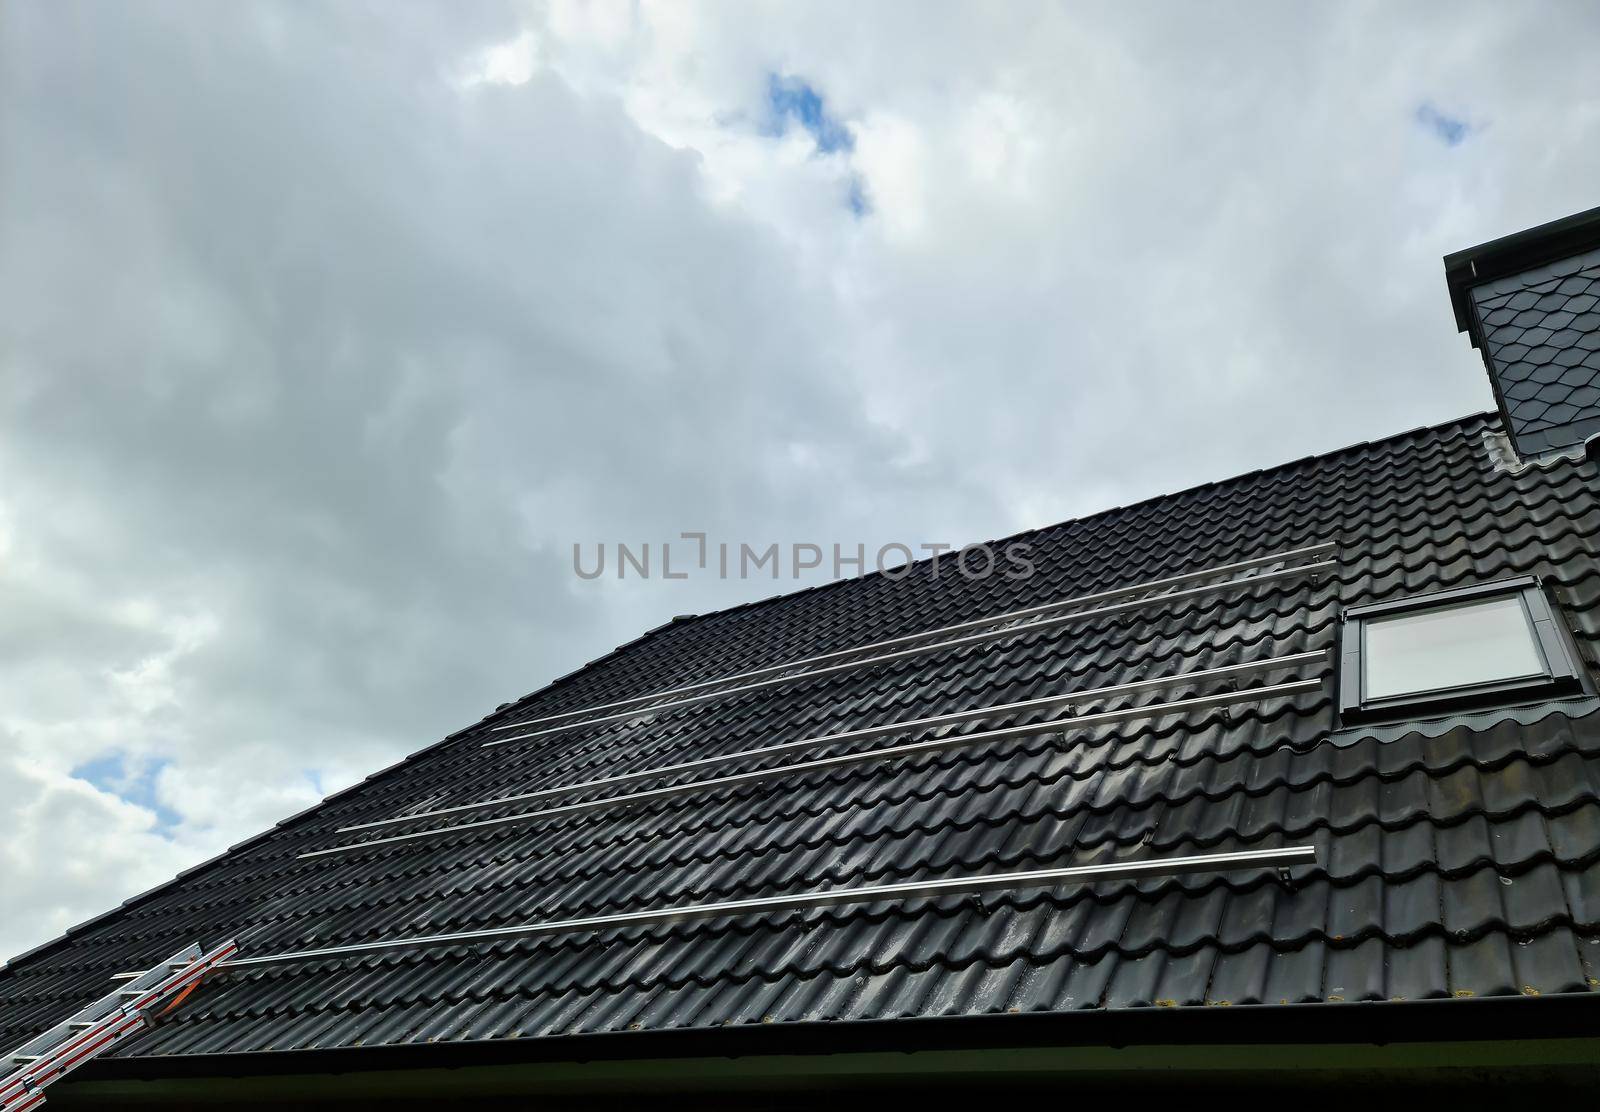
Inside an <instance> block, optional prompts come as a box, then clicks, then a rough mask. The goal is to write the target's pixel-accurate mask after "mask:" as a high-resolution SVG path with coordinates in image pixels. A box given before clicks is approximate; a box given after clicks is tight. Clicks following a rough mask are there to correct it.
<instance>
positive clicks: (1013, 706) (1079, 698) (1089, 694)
mask: <svg viewBox="0 0 1600 1112" xmlns="http://www.w3.org/2000/svg"><path fill="white" fill-rule="evenodd" d="M1327 657H1328V653H1327V651H1326V650H1322V649H1318V650H1313V651H1311V652H1303V653H1291V654H1290V655H1288V656H1279V657H1266V658H1264V659H1261V660H1250V661H1245V662H1244V663H1241V664H1227V665H1223V666H1222V667H1218V668H1205V669H1200V670H1197V671H1193V672H1177V673H1174V674H1173V675H1170V676H1157V677H1155V678H1153V679H1147V680H1136V681H1134V682H1132V683H1120V684H1114V685H1111V686H1108V687H1094V688H1086V689H1084V690H1080V691H1066V692H1062V693H1061V694H1059V695H1046V696H1043V697H1041V698H1038V699H1028V700H1026V701H1024V702H1020V703H998V704H994V705H991V706H983V707H973V708H971V709H968V710H959V711H954V712H951V713H949V714H939V715H934V716H932V717H930V718H916V719H910V720H907V721H900V722H886V723H884V724H883V725H881V726H864V727H861V728H860V729H855V730H845V731H842V732H840V733H835V734H822V735H819V736H817V737H808V738H802V739H801V740H799V741H785V742H780V743H779V744H777V745H764V746H762V747H760V748H758V749H744V750H740V751H738V752H735V753H724V754H721V755H720V756H714V757H701V758H699V759H698V760H693V761H683V762H680V763H678V764H670V765H658V766H655V767H652V768H642V769H638V770H636V771H634V772H623V773H619V774H617V775H615V776H603V777H600V778H599V779H595V780H585V781H582V782H580V783H576V784H561V785H557V786H556V787H553V788H541V789H540V790H538V791H532V792H524V793H522V794H520V795H508V796H501V797H500V798H499V799H483V800H477V801H475V802H472V803H460V804H457V805H455V806H453V807H440V808H437V809H435V810H432V811H418V812H416V813H415V814H410V815H394V816H392V817H390V818H386V819H374V820H373V821H371V822H358V823H352V824H351V825H349V826H341V827H339V829H338V833H340V834H351V833H355V832H357V831H361V830H381V829H383V828H385V827H390V826H405V825H409V824H411V823H414V822H426V821H428V820H429V819H437V818H444V817H446V816H448V815H461V814H467V813H470V812H472V811H483V810H487V809H489V808H491V807H502V806H506V805H508V804H512V803H536V802H541V801H543V800H547V799H556V798H559V797H561V796H566V795H575V794H577V793H579V792H587V791H594V790H597V789H600V788H616V787H621V786H622V785H624V784H634V783H638V782H639V781H641V780H657V779H660V778H662V777H666V776H677V775H680V774H683V773H687V772H698V771H701V770H704V769H707V768H713V767H716V766H718V765H725V764H732V763H733V762H735V761H742V760H751V759H754V758H757V757H770V756H773V755H774V754H777V753H790V752H794V751H795V750H798V749H809V748H812V747H813V746H819V745H839V744H843V743H846V742H853V741H866V740H868V739H870V738H877V737H887V736H888V735H890V734H899V733H907V732H911V731H915V730H931V729H937V728H939V727H943V726H954V725H957V724H959V723H962V722H970V721H972V720H973V719H976V718H990V717H994V716H996V715H1018V714H1027V713H1029V712H1031V711H1037V710H1046V709H1051V708H1055V707H1061V706H1066V707H1071V706H1073V705H1074V704H1077V703H1088V702H1095V701H1098V700H1101V699H1111V698H1118V697H1121V696H1124V695H1138V694H1141V693H1143V692H1145V691H1157V690H1160V689H1162V688H1169V687H1178V686H1180V685H1182V684H1190V683H1194V684H1201V683H1208V682H1212V681H1218V680H1233V679H1239V678H1240V677H1243V676H1248V675H1253V674H1255V673H1257V672H1268V671H1274V670H1276V669H1280V668H1298V667H1300V666H1301V665H1305V664H1311V663H1314V662H1317V661H1322V660H1326V659H1327Z"/></svg>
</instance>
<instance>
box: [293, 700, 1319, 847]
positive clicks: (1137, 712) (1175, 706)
mask: <svg viewBox="0 0 1600 1112" xmlns="http://www.w3.org/2000/svg"><path fill="white" fill-rule="evenodd" d="M1321 687H1322V681H1321V680H1295V681H1293V682H1290V683H1281V684H1276V685H1273V686H1270V687H1250V688H1244V689H1243V690H1239V691H1223V692H1219V693H1217V694H1214V695H1201V696H1197V697H1195V698H1193V699H1179V700H1174V701H1172V702H1168V703H1150V704H1147V705H1145V706H1137V707H1121V708H1118V709H1116V710H1107V711H1100V712H1098V713H1096V714H1080V715H1073V716H1070V717H1066V718H1056V719H1050V720H1046V721H1043V722H1029V723H1026V724H1022V725H1016V726H1005V727H1002V728H1001V729H998V730H984V731H982V732H981V733H975V734H956V735H954V736H952V737H942V738H933V739H931V740H929V741H917V742H912V743H910V744H907V745H892V746H888V747H887V748H883V749H867V750H863V751H862V752H859V753H840V754H838V755H836V756H831V757H818V758H816V759H815V760H810V761H799V762H796V763H795V764H787V765H778V766H776V767H774V768H762V769H754V770H752V771H750V772H736V773H731V774H730V775H727V776H715V777H712V778H710V779H706V780H691V781H689V782H688V783H683V784H668V785H667V786H665V787H660V788H651V789H650V790H648V791H642V792H630V793H628V794H626V795H612V796H606V797H605V798H603V799H591V800H584V801H582V802H578V803H567V804H563V805H561V806H559V807H545V808H541V809H540V810H536V811H519V812H517V813H516V814H512V815H499V816H496V817H495V818H489V819H479V820H478V821H477V822H466V823H459V824H457V825H455V826H441V827H439V828H437V829H435V830H418V831H413V832H412V833H409V834H395V835H392V836H390V837H387V838H371V839H368V840H367V841H364V842H347V843H345V844H343V845H337V846H329V847H328V848H326V849H315V850H308V851H307V852H305V853H300V854H296V856H297V857H298V858H300V859H302V860H305V859H309V858H315V857H327V856H330V855H332V854H336V853H353V852H356V851H358V850H364V849H377V848H380V847H383V846H392V845H400V844H403V843H407V842H415V841H419V840H421V839H424V838H437V837H442V836H444V835H446V834H460V833H463V832H466V831H470V830H486V829H488V828H490V827H495V826H509V825H512V824H515V823H524V822H532V821H535V820H537V819H547V818H555V817H557V816H561V815H576V814H581V813H583V812H585V811H597V810H600V809H602V808H606V807H621V806H624V805H627V804H632V803H648V802H651V801H653V800H657V799H666V798H668V797H669V796H676V795H684V794H686V793H689V792H698V791H707V790H710V789H713V788H728V787H735V786H738V785H741V784H754V783H758V782H760V781H763V780H772V779H776V778H777V777H780V776H794V775H798V774H800V773H805V772H816V771H819V770H821V769H826V768H838V767H841V766H843V765H852V764H864V763H867V762H869V761H886V760H892V759H895V758H898V757H908V756H912V755H915V754H919V753H933V752H937V751H939V750H943V749H955V748H958V747H961V746H966V745H978V744H981V743H983V742H989V741H999V740H1002V739H1005V738H1013V737H1024V736H1027V735H1029V734H1044V733H1054V732H1057V731H1061V730H1070V729H1085V728H1088V727H1092V726H1102V725H1105V724H1107V723H1111V722H1126V721H1129V720H1133V719H1141V718H1159V717H1160V716H1162V715H1165V714H1183V713H1185V712H1187V711H1191V710H1201V709H1205V708H1208V707H1218V706H1226V705H1229V704H1232V703H1244V702H1259V701H1261V700H1264V699H1274V698H1279V697H1283V696H1290V695H1300V694H1304V693H1306V692H1310V691H1316V690H1319V689H1320V688H1321Z"/></svg>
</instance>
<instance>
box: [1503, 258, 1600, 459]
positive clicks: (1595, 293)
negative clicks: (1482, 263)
mask: <svg viewBox="0 0 1600 1112" xmlns="http://www.w3.org/2000/svg"><path fill="white" fill-rule="evenodd" d="M1472 304H1473V311H1474V312H1475V313H1476V315H1477V317H1478V322H1479V327H1480V328H1481V330H1482V335H1483V340H1484V351H1485V354H1486V356H1487V358H1488V362H1489V375H1490V377H1491V378H1492V379H1493V380H1494V382H1495V388H1496V390H1497V391H1498V392H1499V395H1500V398H1501V401H1502V404H1503V405H1504V406H1505V411H1506V413H1507V415H1508V417H1509V420H1510V422H1511V429H1510V432H1511V435H1512V439H1513V441H1514V442H1515V444H1516V446H1517V450H1518V452H1520V453H1521V454H1522V455H1523V456H1524V457H1527V456H1536V455H1540V454H1543V453H1545V452H1550V451H1555V450H1559V449H1562V448H1567V447H1571V446H1572V445H1575V444H1581V443H1583V441H1584V440H1586V439H1587V438H1588V437H1590V436H1593V435H1595V434H1596V433H1600V249H1596V250H1593V251H1588V252H1585V253H1583V254H1579V255H1574V256H1573V257H1571V258H1567V259H1561V260H1559V261H1557V262H1554V263H1549V264H1547V265H1545V266H1540V267H1535V268H1534V269H1532V270H1527V271H1523V272H1522V273H1520V274H1513V275H1510V276H1508V277H1505V278H1501V279H1498V280H1497V281H1493V282H1486V283H1484V284H1483V285H1481V286H1477V287H1475V288H1474V289H1473V290H1472Z"/></svg>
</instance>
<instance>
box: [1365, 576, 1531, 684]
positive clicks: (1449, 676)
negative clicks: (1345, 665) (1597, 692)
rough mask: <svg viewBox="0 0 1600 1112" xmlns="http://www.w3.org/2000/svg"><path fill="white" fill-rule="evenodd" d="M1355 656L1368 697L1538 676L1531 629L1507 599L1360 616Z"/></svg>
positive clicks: (1517, 603)
mask: <svg viewBox="0 0 1600 1112" xmlns="http://www.w3.org/2000/svg"><path fill="white" fill-rule="evenodd" d="M1363 657H1364V660H1365V664H1366V691H1365V697H1366V698H1368V699H1386V698H1390V697H1392V696H1395V695H1412V694H1417V693H1420V692H1425V691H1437V690H1440V689H1444V688H1453V687H1468V686H1471V685H1473V684H1480V683H1492V682H1495V681H1497V680H1510V679H1518V678H1521V677H1524V676H1537V675H1542V674H1544V672H1545V663H1544V657H1543V656H1542V655H1540V652H1539V648H1538V645H1537V644H1536V643H1535V641H1534V632H1533V626H1532V625H1531V624H1530V623H1529V621H1528V616H1527V613H1526V611H1524V610H1523V607H1522V601H1521V600H1520V599H1519V598H1516V597H1515V596H1513V597H1510V598H1497V599H1490V600H1488V601H1485V602H1464V603H1460V604H1458V605H1455V606H1441V607H1437V608H1435V609H1432V610H1422V611H1416V612H1413V613H1410V614H1399V615H1396V616H1395V617H1393V618H1371V619H1368V621H1367V623H1366V650H1365V652H1364V654H1363Z"/></svg>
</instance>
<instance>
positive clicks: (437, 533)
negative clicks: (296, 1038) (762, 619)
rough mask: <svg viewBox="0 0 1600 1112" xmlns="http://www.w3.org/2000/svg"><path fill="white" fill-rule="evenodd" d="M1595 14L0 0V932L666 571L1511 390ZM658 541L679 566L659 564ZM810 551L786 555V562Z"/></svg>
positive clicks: (1573, 207) (1595, 116) (1307, 446)
mask: <svg viewBox="0 0 1600 1112" xmlns="http://www.w3.org/2000/svg"><path fill="white" fill-rule="evenodd" d="M1597 57H1600V9H1596V8H1595V7H1594V6H1591V5H1586V4H1581V3H1576V2H1574V3H1567V4H1555V5H1540V4H1505V3H1489V4H1481V5H1468V4H1462V3H1459V2H1455V0H1452V2H1451V3H1448V4H1439V5H1434V6H1426V5H1418V4H1412V5H1405V6H1401V5H1394V4H1286V3H1277V2H1273V3H1262V4H1256V5H1231V6H1220V7H1219V6H1217V5H1203V6H1202V5H1187V4H1177V3H1170V4H1147V5H1129V4H1118V5H1111V6H1106V7H1100V6H1093V5H1082V4H1067V5H1054V4H1043V3H1022V2H1017V3H1008V4H979V3H969V4H964V5H948V6H944V5H935V4H931V3H927V2H923V0H917V2H914V3H910V2H908V3H900V4H896V3H884V2H879V3H873V4H867V5H863V4H858V3H849V4H840V5H830V4H822V3H814V2H810V0H808V2H806V3H803V4H802V3H793V4H789V5H759V6H758V5H755V4H751V3H739V4H734V3H712V4H706V5H697V4H692V3H687V2H682V0H674V2H673V3H670V4H663V5H657V4H651V3H640V4H599V5H594V6H587V5H576V4H565V3H563V4H555V5H552V6H548V7H547V6H542V5H517V4H499V3H460V2H452V3H437V4H422V3H407V4H371V5H365V4H357V3H337V4H335V3H329V4H313V3H294V4H289V3H283V4H277V5H264V6H257V5H246V4H241V3H235V2H229V3H227V4H221V3H209V2H201V0H193V2H191V3H187V4H172V5H167V4H150V3H137V2H134V3H124V2H115V3H113V2H107V3H101V4H72V3H62V2H60V0H9V2H7V3H5V4H4V5H3V6H0V816H3V820H4V827H3V830H4V837H3V839H0V876H3V878H4V897H3V900H4V906H3V908H0V956H5V955H9V954H11V953H14V952H16V951H18V950H20V949H22V948H23V947H25V946H29V945H32V944H35V943H38V942H41V941H44V940H45V939H47V938H49V937H52V936H54V935H55V934H57V933H59V932H60V931H61V930H62V929H63V928H64V927H66V926H68V925H70V924H72V923H75V922H78V921H81V920H83V919H84V918H86V917H88V916H90V915H93V914H95V913H98V912H100V911H102V910H105V909H106V908H108V907H110V906H111V905H113V904H114V903H115V902H116V901H119V900H121V899H124V898H126V897H127V896H129V895H132V894H133V893H135V892H137V891H141V890H143V889H144V888H146V887H149V886H150V885H152V884H155V883H158V882H160V881H162V880H164V879H166V878H168V877H170V876H171V875H172V874H173V873H174V872H176V871H177V870H178V869H180V868H183V867H185V866H187V865H190V864H193V863H195V862H197V861H199V860H200V859H201V858H203V857H205V856H208V855H210V854H213V853H215V852H217V851H219V850H220V849H222V848H223V847H225V846H226V845H228V844H230V843H231V842H234V841H237V840H239V839H241V838H243V837H245V836H247V835H249V834H251V833H254V832H256V831H257V830H260V829H262V828H264V827H266V826H268V825H270V824H271V823H272V822H274V821H276V820H277V819H279V818H281V817H283V816H285V815H287V814H289V813H290V812H292V811H295V810H298V809H300V808H302V807H304V806H307V805H308V804H310V803H312V802H314V801H316V800H317V799H319V798H320V797H321V796H322V795H323V794H325V793H327V792H330V791H333V790H335V789H336V788H338V787H341V786H343V785H345V784H348V783H350V782H352V781H353V780H355V779H357V778H359V777H360V776H362V775H365V774H366V773H368V772H370V771H373V770H374V769H376V768H378V767H380V766H382V765H384V764H387V763H389V762H391V761H393V760H394V759H396V758H397V757H398V756H400V755H402V754H404V753H407V752H411V751H414V750H416V749H418V748H421V747H423V746H424V745H427V744H429V743H431V742H433V741H435V740H437V739H438V738H439V737H441V736H443V735H444V734H445V733H448V732H449V731H451V730H453V729H455V728H458V727H460V726H463V725H465V724H467V723H469V722H471V721H473V720H475V719H477V718H478V717H479V716H481V715H482V714H484V713H485V712H487V711H489V710H491V709H492V708H493V707H494V706H495V705H496V704H497V703H500V702H502V701H504V700H506V699H509V698H512V697H515V696H518V695H521V694H523V693H525V692H528V691H531V690H533V689H535V688H537V687H539V686H540V685H542V684H543V683H544V682H545V681H547V680H549V679H550V678H552V677H554V676H556V675H558V674H560V673H563V672H566V671H569V670H571V669H572V668H574V667H576V666H577V665H579V664H581V663H582V662H583V661H585V660H588V659H590V658H592V657H594V656H597V655H599V654H601V653H602V652H604V651H606V650H608V649H610V648H611V647H612V646H614V645H616V644H618V643H620V642H622V641H625V640H628V639H630V638H632V637H633V636H635V635H637V634H638V633H639V632H640V631H642V630H643V629H645V628H647V627H649V626H653V625H656V624H658V623H660V622H661V621H664V620H665V619H666V618H668V617H670V616H672V615H673V614H677V613H683V612H689V611H705V610H708V609H712V608H716V607H720V606H725V605H730V604H733V603H736V602H740V601H743V600H746V599H749V598H754V597H759V596H762V595H767V594H772V593H774V592H775V591H777V590H779V589H781V588H783V587H784V586H786V585H789V586H792V585H793V584H792V581H791V580H787V579H785V580H784V581H783V582H780V583H773V582H772V581H771V580H770V579H757V580H747V581H739V580H733V581H726V582H725V581H720V580H718V579H716V578H715V577H713V576H709V575H705V574H696V575H692V576H691V577H690V578H688V579H686V580H671V581H668V580H664V579H662V578H660V576H659V574H658V575H657V576H655V577H653V578H651V579H649V580H640V579H637V578H634V579H629V580H627V581H623V582H618V581H617V579H616V578H615V576H614V575H611V574H608V575H605V576H602V577H600V578H597V579H594V580H586V579H582V578H580V577H578V576H577V575H575V574H574V572H573V568H572V546H573V544H574V543H579V544H583V545H585V546H588V547H587V549H586V551H588V552H589V553H590V554H591V556H590V558H591V559H592V553H593V552H594V548H593V546H594V545H595V544H596V543H598V542H601V541H605V542H607V543H615V542H616V541H627V542H632V543H634V544H642V543H643V542H646V541H654V542H657V543H659V542H660V541H662V540H665V539H669V538H674V537H677V536H678V534H679V533H681V532H683V531H686V530H688V531H705V532H707V533H708V534H709V535H710V538H711V539H712V541H713V542H715V541H717V540H724V541H730V542H733V543H734V544H738V543H749V544H752V545H754V546H764V545H766V544H768V543H771V542H774V541H776V542H779V543H783V544H789V543H793V542H812V543H817V544H820V545H830V544H833V543H840V544H843V545H845V546H846V548H847V549H850V548H853V546H854V545H855V544H857V543H865V544H868V545H869V546H875V545H878V544H882V543H885V542H888V541H898V542H901V543H906V544H910V545H918V544H924V543H941V542H948V543H960V542H964V541H972V540H982V539H986V538H990V537H995V536H1000V535H1003V534H1007V533H1011V532H1013V531H1016V530H1019V529H1022V528H1026V527H1030V526H1036V525H1043V524H1047V523H1050V522H1053V521H1058V520H1061V519H1064V518H1067V517H1072V516H1076V515H1079V514H1082V513H1085V512H1089V511H1094V510H1097V509H1102V508H1105V507H1107V506H1111V505H1115V504H1124V503H1127V502H1130V501H1135V500H1138V499H1141V498H1145V497H1148V496H1151V495H1155V494H1159V493H1162V492H1164V491H1168V490H1172V489H1176V488H1180V487H1185V486H1189V485H1193V484H1195V483H1197V482H1202V481H1206V480H1210V479H1218V478H1223V477H1226V476H1228V475H1231V474H1235V473H1238V472H1241V471H1246V470H1249V469H1252V468H1256V467H1263V466H1270V465H1273V464H1275V463H1279V462H1283V461H1286V460H1288V459H1291V458H1296V457H1299V456H1303V455H1305V454H1306V453H1308V452H1313V451H1323V450H1330V449H1334V448H1339V447H1341V446H1344V445H1346V444H1349V443H1351V442H1354V441H1359V440H1365V439H1370V438H1374V437H1380V436H1383V435H1386V434H1389V433H1393V432H1397V431H1401V430H1404V429H1407V428H1411V427H1414V426H1416V425H1419V424H1423V423H1427V422H1433V421H1439V420H1444V419H1447V418H1450V417H1453V416H1457V415H1460V414H1462V413H1465V412H1468V411H1476V410H1480V409H1484V408H1487V407H1488V406H1489V405H1490V404H1491V399H1490V395H1489V391H1488V388H1487V385H1486V383H1485V380H1484V376H1483V372H1482V369H1481V365H1480V364H1479V362H1478V360H1477V357H1476V355H1475V354H1474V353H1472V351H1471V349H1470V348H1469V347H1468V345H1467V343H1466V340H1465V338H1464V337H1461V336H1459V335H1458V334H1457V333H1456V331H1455V328H1454V325H1453V322H1452V319H1451V315H1450V309H1449V301H1448V298H1447V296H1446V291H1445V285H1444V280H1443V275H1442V269H1441V266H1440V256H1441V255H1442V254H1444V253H1445V252H1447V251H1450V250H1454V249H1457V248H1461V247H1466V246H1469V245H1471V244H1474V243H1477V242H1480V241H1482V240H1485V239H1488V238H1492V237H1494V236H1497V235H1501V234H1505V233H1507V232H1511V231H1515V230H1518V229H1521V228H1523V227H1527V226H1529V225H1532V224H1534V223H1539V222H1543V221H1545V220H1549V219H1552V218H1555V217H1559V216H1563V215H1566V214H1568V213H1571V212H1575V211H1578V210H1581V209H1585V208H1588V207H1591V206H1593V205H1595V204H1597V203H1600V190H1597V188H1596V183H1600V66H1596V64H1595V59H1596V58H1597ZM657 570H658V571H659V569H657ZM785 574H787V569H786V570H785Z"/></svg>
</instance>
